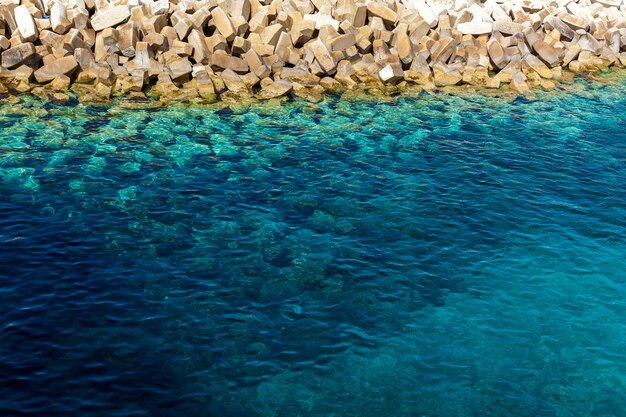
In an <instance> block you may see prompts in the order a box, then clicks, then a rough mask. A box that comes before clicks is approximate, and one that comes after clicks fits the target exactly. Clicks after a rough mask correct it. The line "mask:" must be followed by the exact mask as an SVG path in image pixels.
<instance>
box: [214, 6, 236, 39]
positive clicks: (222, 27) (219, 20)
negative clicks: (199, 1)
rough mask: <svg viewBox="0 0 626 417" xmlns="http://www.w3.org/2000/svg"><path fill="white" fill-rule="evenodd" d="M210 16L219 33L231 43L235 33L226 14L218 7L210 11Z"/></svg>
mask: <svg viewBox="0 0 626 417" xmlns="http://www.w3.org/2000/svg"><path fill="white" fill-rule="evenodd" d="M211 16H212V18H213V23H214V24H215V27H216V28H217V30H218V31H219V33H220V34H221V35H222V36H223V37H224V38H225V39H226V40H227V41H228V42H230V41H232V40H233V39H234V38H235V35H236V32H235V28H234V27H233V23H232V22H231V20H230V17H229V16H228V14H226V12H225V11H224V10H222V9H221V8H220V7H216V8H215V9H213V10H212V11H211Z"/></svg>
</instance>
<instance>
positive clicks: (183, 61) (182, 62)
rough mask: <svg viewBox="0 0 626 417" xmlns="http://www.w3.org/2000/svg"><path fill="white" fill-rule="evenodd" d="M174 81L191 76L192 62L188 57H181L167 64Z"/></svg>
mask: <svg viewBox="0 0 626 417" xmlns="http://www.w3.org/2000/svg"><path fill="white" fill-rule="evenodd" d="M167 68H168V70H169V74H170V76H171V78H172V80H176V79H178V78H181V77H184V76H186V75H190V74H191V71H192V67H191V62H189V59H188V58H187V57H179V58H178V59H175V60H173V61H172V62H170V63H168V64H167Z"/></svg>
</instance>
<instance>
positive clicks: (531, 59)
mask: <svg viewBox="0 0 626 417" xmlns="http://www.w3.org/2000/svg"><path fill="white" fill-rule="evenodd" d="M524 62H525V63H526V65H528V66H529V67H530V68H532V69H533V70H534V71H535V72H536V73H537V74H539V75H541V77H542V78H552V71H550V68H548V67H547V66H546V64H544V63H543V61H541V60H540V59H539V58H537V57H536V56H534V55H532V54H528V55H526V56H525V57H524Z"/></svg>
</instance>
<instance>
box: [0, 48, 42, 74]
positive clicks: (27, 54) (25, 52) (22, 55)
mask: <svg viewBox="0 0 626 417" xmlns="http://www.w3.org/2000/svg"><path fill="white" fill-rule="evenodd" d="M35 52H36V49H35V45H33V44H32V43H23V44H21V45H17V46H14V47H13V48H10V49H7V50H6V51H4V52H2V55H1V57H0V59H1V61H0V62H1V63H2V66H3V67H5V68H9V69H11V68H16V67H19V66H20V65H23V64H25V63H26V62H28V61H29V60H30V59H32V58H33V57H34V55H35Z"/></svg>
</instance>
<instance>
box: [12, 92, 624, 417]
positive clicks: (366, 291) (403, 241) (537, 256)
mask: <svg viewBox="0 0 626 417" xmlns="http://www.w3.org/2000/svg"><path fill="white" fill-rule="evenodd" d="M623 88H624V84H623V83H614V84H592V83H588V82H585V81H579V82H578V84H577V89H575V90H572V91H571V92H569V93H567V94H561V93H551V94H539V96H538V99H537V100H528V99H524V98H515V99H513V98H510V99H507V98H492V97H487V96H480V95H468V96H449V95H439V96H429V95H420V96H418V97H409V96H403V97H395V98H389V99H388V100H386V101H379V102H372V101H366V100H338V99H328V100H326V101H323V102H320V103H318V104H310V103H306V102H300V101H291V102H287V103H284V104H283V105H282V106H275V105H272V104H269V103H267V104H257V105H254V106H251V107H240V108H236V107H235V108H228V107H194V106H183V105H174V106H169V107H166V108H157V107H151V106H150V105H146V106H144V107H138V106H128V105H126V104H124V103H117V104H113V105H102V106H89V105H78V104H77V103H73V102H69V103H67V104H58V103H57V104H52V103H48V102H45V101H43V100H41V99H35V98H27V97H22V98H19V99H13V100H12V101H8V100H7V101H5V102H3V103H2V104H0V277H1V282H2V286H1V287H0V319H1V321H0V323H1V326H2V327H0V360H1V363H2V366H0V390H1V392H2V395H1V396H0V414H2V415H3V416H14V415H15V416H30V415H32V416H40V415H51V416H56V415H64V416H70V415H81V416H111V415H116V416H157V417H160V416H183V415H184V416H264V417H265V416H267V417H269V416H297V415H301V416H380V415H383V414H384V415H390V416H391V415H393V416H407V417H408V416H417V415H420V416H422V415H423V416H437V417H446V416H461V415H463V416H473V415H476V416H478V415H480V416H486V415H490V416H511V415H514V416H529V417H530V416H542V415H543V416H572V417H573V416H587V415H589V416H592V415H593V416H599V415H602V416H619V415H621V413H622V410H623V404H625V403H626V394H624V393H625V392H626V390H625V388H626V377H625V375H626V353H625V352H626V351H625V350H624V346H626V324H625V323H624V317H626V301H625V300H626V297H625V296H626V272H624V271H626V261H625V259H626V258H625V257H624V253H626V238H625V236H626V220H624V219H626V206H624V201H626V188H625V187H624V179H625V178H626V168H625V165H624V163H625V161H626V132H624V129H623V126H624V124H625V123H624V122H625V120H624V114H626V113H625V110H626V99H624V97H623Z"/></svg>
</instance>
